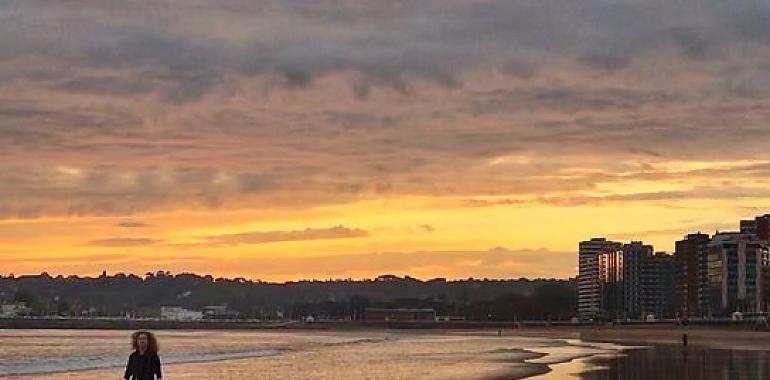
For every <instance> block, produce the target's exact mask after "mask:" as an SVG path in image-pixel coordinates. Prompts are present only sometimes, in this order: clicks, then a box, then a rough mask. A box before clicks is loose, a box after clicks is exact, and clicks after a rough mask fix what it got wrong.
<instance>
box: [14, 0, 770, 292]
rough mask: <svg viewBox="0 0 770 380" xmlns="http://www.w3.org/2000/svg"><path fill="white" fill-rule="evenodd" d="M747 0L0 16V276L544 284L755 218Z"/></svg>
mask: <svg viewBox="0 0 770 380" xmlns="http://www.w3.org/2000/svg"><path fill="white" fill-rule="evenodd" d="M768 18H770V8H769V7H767V4H765V3H762V2H754V1H748V2H731V3H729V4H721V3H718V2H707V3H703V2H698V1H694V0H693V1H681V2H676V3H672V2H669V1H662V0H661V1H658V0H655V1H634V0H623V1H618V2H606V1H600V0H589V1H583V2H580V3H575V2H573V1H566V0H565V1H557V0H545V1H537V2H526V1H525V2H509V1H502V0H471V1H459V0H458V1H455V0H449V1H446V0H441V1H434V0H429V1H423V2H419V3H414V4H412V3H409V2H387V4H386V3H382V4H379V3H378V4H359V3H356V2H346V1H328V2H327V1H292V2H285V1H267V2H260V4H253V2H250V1H242V0H233V1H225V2H222V3H217V4H209V3H206V2H201V1H181V0H170V1H165V2H163V3H162V4H144V3H142V2H114V1H112V2H110V1H108V2H94V1H88V0H81V1H74V2H67V3H62V2H45V1H37V0H23V1H16V0H11V1H6V2H3V3H2V4H0V272H2V273H3V274H4V275H7V274H8V273H15V274H17V275H18V274H25V273H27V274H34V273H40V272H44V271H45V272H48V273H51V274H53V275H56V274H65V275H67V274H78V275H90V276H95V275H98V274H99V273H101V272H102V271H103V270H105V269H106V270H107V271H108V272H110V273H117V272H124V273H145V272H147V271H156V270H158V269H163V270H169V271H172V272H174V273H179V272H195V273H210V274H213V275H215V276H226V277H246V278H255V279H257V278H259V279H263V280H268V281H287V280H296V279H302V278H317V279H326V278H371V277H374V276H377V275H380V274H384V273H392V274H398V275H411V276H414V277H417V278H422V279H427V278H433V277H445V278H450V279H459V278H468V277H475V278H485V277H488V278H518V277H532V278H534V277H542V278H569V277H573V276H574V275H575V274H576V273H577V262H576V260H575V243H576V242H578V241H581V240H584V239H586V238H588V237H591V236H606V237H607V238H608V239H612V240H622V241H631V240H639V241H645V242H646V243H648V244H652V245H654V246H655V247H656V250H662V251H668V252H672V251H673V249H674V242H675V241H676V240H678V239H680V238H681V237H682V235H684V234H686V233H688V232H695V231H703V232H705V233H709V234H711V233H713V232H714V231H715V230H726V229H737V226H734V223H733V222H732V221H737V220H740V219H742V218H746V217H750V216H753V215H757V214H762V213H764V212H766V211H767V210H770V153H769V152H770V139H768V138H767V131H768V126H767V120H768V116H770V74H768V73H770V70H767V62H768V61H770V49H768V45H770V39H768V38H767V36H768V35H770V30H769V29H768V27H767V22H766V20H767V19H768Z"/></svg>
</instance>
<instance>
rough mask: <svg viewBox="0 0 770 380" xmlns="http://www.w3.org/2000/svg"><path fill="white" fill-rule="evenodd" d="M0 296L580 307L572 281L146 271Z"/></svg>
mask: <svg viewBox="0 0 770 380" xmlns="http://www.w3.org/2000/svg"><path fill="white" fill-rule="evenodd" d="M0 294H6V295H8V294H12V295H13V299H15V300H16V301H19V302H24V303H26V304H27V305H28V306H29V307H30V308H31V309H32V312H33V314H37V315H44V314H56V313H58V314H61V315H97V316H122V315H139V316H153V315H157V313H158V309H159V307H160V306H162V305H178V306H183V307H185V308H188V309H200V308H202V307H203V306H208V305H222V304H226V305H228V306H229V307H230V308H231V309H234V310H236V311H238V312H239V315H240V316H241V317H244V318H259V319H277V318H282V317H283V318H299V317H302V316H308V315H313V316H315V317H316V318H335V319H352V320H357V319H362V318H363V317H364V312H365V310H366V308H367V307H378V308H432V309H434V310H436V312H437V314H438V315H452V316H463V317H466V318H467V319H470V320H498V321H512V320H517V319H568V318H569V317H571V316H572V315H573V314H574V311H575V309H576V307H575V304H576V285H575V282H574V281H573V280H554V279H548V280H546V279H537V280H528V279H517V280H474V279H468V280H459V281H447V280H445V279H434V280H429V281H420V280H418V279H415V278H411V277H404V278H401V277H396V276H392V275H387V276H381V277H378V278H376V279H373V280H361V281H354V280H329V281H297V282H288V283H283V284H276V283H267V282H261V281H252V280H248V279H244V278H235V279H228V278H213V277H212V276H200V275H196V274H192V273H182V274H176V275H173V274H171V273H170V272H165V271H158V272H155V273H152V272H148V273H147V274H146V275H145V276H144V277H139V276H136V275H133V274H130V275H126V274H122V273H119V274H116V275H114V276H108V275H107V274H106V273H103V274H102V275H101V276H99V277H97V278H89V277H77V276H70V277H62V276H58V277H51V276H49V275H48V274H45V273H44V274H41V275H36V276H16V277H1V276H0Z"/></svg>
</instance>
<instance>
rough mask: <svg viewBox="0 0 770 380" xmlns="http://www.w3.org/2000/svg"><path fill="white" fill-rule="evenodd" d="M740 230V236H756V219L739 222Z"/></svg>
mask: <svg viewBox="0 0 770 380" xmlns="http://www.w3.org/2000/svg"><path fill="white" fill-rule="evenodd" d="M740 223H741V224H740V226H741V227H740V228H741V233H742V234H749V235H756V234H757V221H756V219H744V220H741V222H740Z"/></svg>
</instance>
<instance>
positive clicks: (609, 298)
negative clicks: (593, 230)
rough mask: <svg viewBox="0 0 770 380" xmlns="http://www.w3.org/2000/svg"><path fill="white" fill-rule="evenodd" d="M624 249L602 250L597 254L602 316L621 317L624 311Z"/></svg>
mask: <svg viewBox="0 0 770 380" xmlns="http://www.w3.org/2000/svg"><path fill="white" fill-rule="evenodd" d="M623 257H624V254H623V251H622V250H614V251H607V252H602V253H600V254H599V255H598V256H597V259H598V262H599V291H600V293H601V303H600V305H599V307H600V310H601V312H600V316H602V317H604V318H613V319H614V318H621V317H622V316H623V311H624V298H623V289H624V288H623V284H624V280H623V268H624V260H623Z"/></svg>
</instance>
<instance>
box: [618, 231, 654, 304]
mask: <svg viewBox="0 0 770 380" xmlns="http://www.w3.org/2000/svg"><path fill="white" fill-rule="evenodd" d="M653 251H654V249H653V247H652V245H649V244H644V243H642V242H641V241H632V242H631V243H629V244H624V245H623V304H624V308H623V311H624V315H625V316H626V317H627V318H634V319H640V318H643V317H644V315H643V314H644V312H645V311H646V312H648V313H650V312H652V310H649V309H647V310H645V307H644V306H645V305H644V302H645V301H647V302H648V303H649V302H652V301H650V300H649V299H645V298H646V294H644V293H643V291H644V290H645V288H644V286H643V281H642V275H643V272H645V269H646V270H647V273H644V274H645V275H646V277H645V280H649V281H651V280H653V279H652V278H650V276H651V275H654V273H652V272H649V270H651V269H652V268H645V266H648V261H649V259H650V258H651V257H652V253H653ZM647 306H648V307H650V305H649V304H648V305H647Z"/></svg>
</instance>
